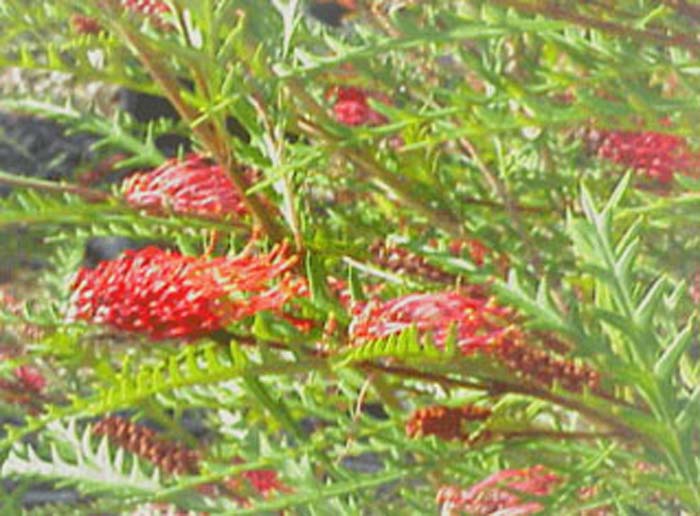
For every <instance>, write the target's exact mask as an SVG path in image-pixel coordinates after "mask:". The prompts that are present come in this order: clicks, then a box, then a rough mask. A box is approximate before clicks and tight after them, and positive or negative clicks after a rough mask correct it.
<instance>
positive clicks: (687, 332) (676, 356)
mask: <svg viewBox="0 0 700 516" xmlns="http://www.w3.org/2000/svg"><path fill="white" fill-rule="evenodd" d="M694 324H695V318H694V317H691V318H690V320H689V321H688V323H687V324H686V325H685V327H684V328H683V329H682V330H681V331H680V332H679V333H678V335H676V337H675V338H674V339H673V342H671V344H670V345H669V346H668V347H667V348H666V349H665V350H664V352H663V354H662V355H661V357H660V358H659V360H658V361H657V362H656V364H655V365H654V374H655V375H656V377H657V378H658V379H659V381H661V382H667V381H668V380H669V379H670V377H671V375H672V374H673V371H674V370H675V369H676V368H677V367H678V363H679V361H680V359H681V357H682V356H683V353H685V352H686V350H687V349H688V347H689V346H690V345H691V344H692V343H693V337H694V336H695V335H694V334H693V325H694Z"/></svg>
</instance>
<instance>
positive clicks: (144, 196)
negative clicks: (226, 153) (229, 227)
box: [122, 154, 252, 217]
mask: <svg viewBox="0 0 700 516" xmlns="http://www.w3.org/2000/svg"><path fill="white" fill-rule="evenodd" d="M249 175H252V173H251V174H249ZM122 190H123V192H124V198H125V199H126V202H128V203H129V204H130V205H132V206H134V207H138V208H145V209H148V210H152V211H156V212H158V211H164V210H168V209H170V210H172V211H174V212H175V213H179V214H191V215H200V216H205V217H206V216H209V217H221V216H225V215H237V216H242V215H245V214H246V213H247V209H246V207H245V204H244V203H243V199H242V197H241V195H239V194H238V191H237V190H236V187H235V185H234V183H233V180H232V179H231V178H230V177H229V175H228V174H227V173H226V171H225V170H223V168H221V167H220V166H219V165H216V164H212V163H211V162H209V161H208V160H207V159H206V158H204V157H202V156H198V155H196V154H191V155H189V156H188V157H187V158H186V159H184V160H183V161H178V160H177V159H172V160H169V161H167V162H166V163H164V164H163V165H161V166H160V167H158V168H157V169H155V170H153V171H151V172H142V173H138V174H134V175H132V176H131V177H129V178H127V179H126V180H125V181H124V183H123V185H122Z"/></svg>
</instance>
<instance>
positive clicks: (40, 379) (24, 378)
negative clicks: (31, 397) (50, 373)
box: [13, 365, 46, 393]
mask: <svg viewBox="0 0 700 516" xmlns="http://www.w3.org/2000/svg"><path fill="white" fill-rule="evenodd" d="M13 374H14V375H15V378H17V381H18V382H19V384H20V385H21V386H22V388H23V389H24V390H25V391H30V392H34V393H40V392H41V391H43V390H44V387H46V378H44V375H43V374H41V372H40V371H39V370H38V369H37V368H36V367H34V366H30V365H24V366H20V367H18V368H17V369H15V370H14V371H13Z"/></svg>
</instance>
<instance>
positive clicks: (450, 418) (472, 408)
mask: <svg viewBox="0 0 700 516" xmlns="http://www.w3.org/2000/svg"><path fill="white" fill-rule="evenodd" d="M489 416H491V410H489V409H487V408H483V407H477V406H476V405H465V406H463V407H445V406H443V405H435V406H432V407H425V408H422V409H418V410H416V411H415V412H413V414H411V417H410V419H409V420H408V422H407V423H406V435H408V436H409V437H422V436H428V435H434V436H437V437H438V438H440V439H442V440H444V441H453V440H468V439H469V432H468V431H467V429H465V425H466V424H467V423H470V422H474V421H485V420H486V419H488V418H489Z"/></svg>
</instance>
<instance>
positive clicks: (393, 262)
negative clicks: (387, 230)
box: [369, 240, 455, 284]
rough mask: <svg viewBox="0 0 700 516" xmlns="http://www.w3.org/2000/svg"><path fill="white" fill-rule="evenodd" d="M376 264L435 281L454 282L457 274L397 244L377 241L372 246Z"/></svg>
mask: <svg viewBox="0 0 700 516" xmlns="http://www.w3.org/2000/svg"><path fill="white" fill-rule="evenodd" d="M369 252H370V253H371V254H372V261H373V263H374V264H376V265H378V266H379V267H382V268H384V269H387V270H390V271H392V272H396V273H398V274H407V275H410V276H419V277H421V278H425V279H427V280H429V281H434V282H435V283H448V284H452V283H454V281H455V276H454V275H453V274H450V273H448V272H445V271H443V270H442V269H439V268H438V267H436V266H435V265H432V264H431V263H430V262H428V260H426V259H425V257H423V256H420V255H418V254H416V253H414V252H412V251H409V250H408V249H404V248H402V247H398V246H397V245H395V244H387V243H386V242H383V241H381V240H377V241H375V242H374V243H373V244H372V245H371V246H370V247H369Z"/></svg>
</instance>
